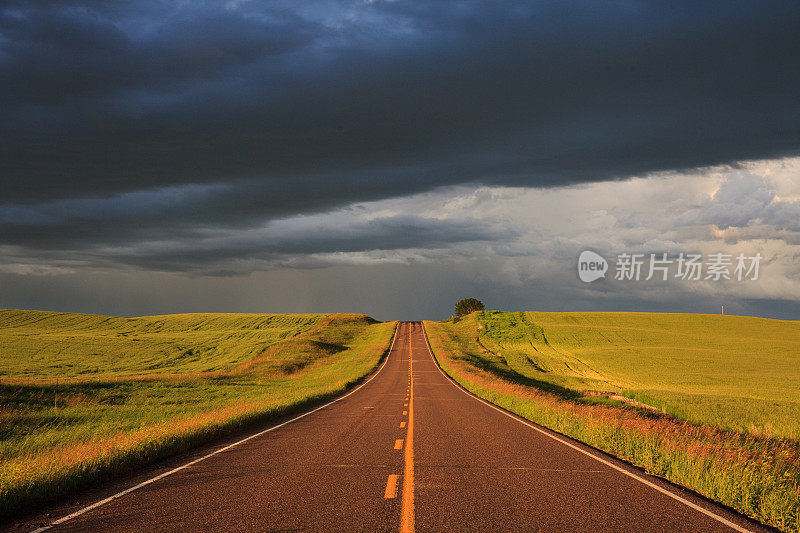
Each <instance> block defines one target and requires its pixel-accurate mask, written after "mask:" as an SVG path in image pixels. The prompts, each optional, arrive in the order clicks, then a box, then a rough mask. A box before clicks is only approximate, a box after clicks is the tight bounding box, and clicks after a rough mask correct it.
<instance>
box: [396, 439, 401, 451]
mask: <svg viewBox="0 0 800 533" xmlns="http://www.w3.org/2000/svg"><path fill="white" fill-rule="evenodd" d="M402 448H403V439H397V440H396V441H394V449H395V450H400V449H402Z"/></svg>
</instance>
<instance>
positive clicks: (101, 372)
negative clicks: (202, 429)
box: [0, 310, 324, 379]
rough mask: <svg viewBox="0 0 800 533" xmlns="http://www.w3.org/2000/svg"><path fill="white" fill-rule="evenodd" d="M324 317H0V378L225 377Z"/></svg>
mask: <svg viewBox="0 0 800 533" xmlns="http://www.w3.org/2000/svg"><path fill="white" fill-rule="evenodd" d="M323 316H324V315H278V314H271V315H267V314H235V313H196V314H182V315H164V316H146V317H139V318H117V317H110V316H101V315H85V314H78V313H53V312H46V311H16V310H5V311H0V361H2V365H0V379H4V378H6V379H7V378H26V377H30V378H36V379H41V378H47V377H58V378H60V379H64V378H70V377H92V378H95V377H97V376H112V375H113V376H117V377H118V376H120V375H134V374H136V375H152V374H171V373H192V372H194V373H197V372H220V371H221V372H225V371H230V370H233V369H234V368H235V367H236V365H238V364H240V363H243V362H245V361H248V360H249V359H251V358H253V357H255V356H256V355H257V354H259V353H261V352H262V351H263V350H264V349H266V348H267V347H268V346H270V345H272V344H274V343H276V342H279V341H281V340H284V339H287V338H290V337H294V336H295V335H297V334H298V333H302V332H303V331H307V330H308V329H309V328H311V327H312V326H314V325H315V324H317V323H318V322H319V320H320V319H321V318H322V317H323Z"/></svg>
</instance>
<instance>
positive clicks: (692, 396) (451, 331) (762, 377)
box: [426, 312, 800, 531]
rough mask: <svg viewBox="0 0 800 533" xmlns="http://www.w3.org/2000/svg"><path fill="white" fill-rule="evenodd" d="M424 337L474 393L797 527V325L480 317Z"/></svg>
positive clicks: (687, 318)
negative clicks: (428, 339)
mask: <svg viewBox="0 0 800 533" xmlns="http://www.w3.org/2000/svg"><path fill="white" fill-rule="evenodd" d="M426 327H427V330H428V332H429V337H430V342H431V345H432V348H433V351H434V353H435V355H436V357H437V359H438V360H439V362H440V364H441V365H442V367H443V368H444V369H445V371H447V372H448V373H449V374H450V375H451V376H452V377H453V378H455V379H456V380H457V381H458V382H459V383H461V384H462V385H463V386H464V387H466V388H467V389H469V390H470V391H472V392H474V393H476V394H478V395H480V396H482V397H484V398H486V399H488V400H490V401H492V402H494V403H496V404H498V405H500V406H502V407H505V408H507V409H509V410H511V411H514V412H516V413H517V414H520V415H521V416H524V417H526V418H528V419H530V420H532V421H535V422H538V423H540V424H542V425H544V426H547V427H550V428H552V429H554V430H556V431H559V432H561V433H563V434H566V435H569V436H571V437H573V438H576V439H578V440H581V441H584V442H586V443H588V444H590V445H592V446H596V447H598V448H601V449H603V450H606V451H609V452H611V453H613V454H615V455H617V456H619V457H622V458H624V459H626V460H629V461H631V462H633V463H635V464H638V465H640V466H642V467H644V468H645V469H647V470H648V471H649V472H651V473H653V474H655V475H659V476H662V477H665V478H667V479H669V480H671V481H674V482H677V483H680V484H682V485H685V486H687V487H689V488H691V489H693V490H696V491H698V492H700V493H702V494H704V495H706V496H708V497H710V498H713V499H715V500H717V501H719V502H722V503H724V504H726V505H729V506H731V507H734V508H736V509H738V510H740V511H741V512H743V513H745V514H748V515H750V516H752V517H754V518H756V519H758V520H760V521H762V522H765V523H768V524H771V525H774V526H776V527H779V528H781V529H784V530H788V531H798V530H800V524H798V512H799V511H800V488H798V487H799V486H800V442H799V441H798V438H799V437H800V430H799V428H800V405H799V404H800V349H799V348H800V323H798V322H793V321H777V320H765V319H758V318H746V317H731V316H726V317H722V316H713V315H686V314H649V313H500V312H482V313H473V314H471V315H469V316H467V317H464V318H461V319H458V320H456V321H453V320H450V321H445V322H438V323H437V322H426Z"/></svg>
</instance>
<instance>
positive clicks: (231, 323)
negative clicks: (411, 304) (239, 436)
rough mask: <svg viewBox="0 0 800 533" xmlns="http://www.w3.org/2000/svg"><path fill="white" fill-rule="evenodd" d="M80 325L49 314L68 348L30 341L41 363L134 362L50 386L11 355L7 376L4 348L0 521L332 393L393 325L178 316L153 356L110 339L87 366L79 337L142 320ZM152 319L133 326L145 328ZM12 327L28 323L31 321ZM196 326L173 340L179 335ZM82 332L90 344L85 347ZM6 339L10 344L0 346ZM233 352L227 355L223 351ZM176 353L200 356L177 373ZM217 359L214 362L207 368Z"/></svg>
mask: <svg viewBox="0 0 800 533" xmlns="http://www.w3.org/2000/svg"><path fill="white" fill-rule="evenodd" d="M0 314H2V313H0ZM259 316H260V317H261V318H259ZM83 317H87V318H85V319H81V317H78V316H75V315H69V316H63V317H54V318H55V319H56V322H59V321H60V323H62V324H69V326H62V327H61V329H60V330H59V331H58V334H59V335H61V336H62V338H64V339H70V341H69V344H68V345H65V346H63V347H62V346H57V345H55V344H52V345H50V348H47V347H43V344H38V345H37V350H38V351H37V353H38V354H39V355H40V357H42V358H46V357H47V356H48V352H47V350H48V349H49V350H51V351H58V352H59V357H61V358H62V361H63V360H67V359H68V358H70V357H74V358H75V359H76V360H77V359H80V356H79V355H76V354H81V353H83V354H84V355H83V357H87V360H84V361H82V362H81V363H80V364H81V365H82V367H81V368H84V369H89V371H88V372H89V373H90V375H91V369H92V368H94V367H95V366H100V367H102V365H103V364H106V363H107V362H108V361H109V360H110V359H111V358H114V357H129V358H130V359H132V361H129V362H127V363H123V362H117V363H116V366H114V368H117V369H118V371H117V372H116V373H112V372H109V371H108V370H105V369H104V370H103V372H102V375H103V377H102V378H101V379H99V380H98V379H97V378H96V377H94V376H92V377H87V375H86V372H84V373H79V372H74V373H72V374H71V375H69V377H68V379H60V380H59V381H58V383H56V382H55V379H54V378H55V377H56V376H57V375H58V374H57V371H55V370H45V371H43V376H44V377H43V378H41V379H38V380H37V379H35V378H33V377H31V376H32V375H34V374H33V373H32V372H29V371H28V370H27V369H26V368H25V367H24V364H23V362H22V361H21V360H20V359H19V358H14V357H10V358H9V359H10V360H11V361H12V363H13V364H12V365H11V368H12V369H13V372H14V373H11V372H8V371H7V370H6V368H7V367H6V361H7V358H6V351H5V350H6V348H4V349H3V352H2V359H0V360H1V361H2V371H3V372H4V374H6V375H11V377H10V378H7V379H5V380H3V381H2V382H0V517H5V518H8V517H10V516H13V515H14V514H16V513H19V512H20V511H22V510H29V509H31V508H34V507H35V506H38V505H41V504H43V503H45V502H47V501H50V500H53V499H56V498H58V497H60V496H63V495H66V494H70V493H72V492H74V491H75V490H78V489H80V488H82V487H86V486H88V485H91V484H93V483H97V482H99V481H102V480H106V479H109V478H111V477H114V476H117V475H120V474H122V473H124V472H127V471H130V470H131V469H132V468H134V467H137V466H141V465H143V464H146V463H149V462H153V461H155V460H158V459H161V458H164V457H167V456H169V455H171V454H174V453H177V452H180V451H184V450H187V449H189V448H191V447H193V446H196V445H198V444H201V443H203V442H207V441H209V440H211V439H213V438H218V437H220V436H223V435H226V434H230V433H232V432H235V431H237V430H241V429H243V428H246V427H247V426H251V425H253V424H256V423H263V422H266V421H269V420H271V419H274V418H276V417H279V416H281V415H286V414H290V413H292V412H296V411H299V410H302V409H303V408H306V407H308V406H310V405H313V404H315V403H319V402H321V401H323V400H325V399H329V398H332V397H334V396H337V395H339V394H341V393H342V392H344V391H345V390H346V389H347V388H349V387H351V386H352V385H353V384H355V383H356V382H358V381H359V380H361V379H362V378H363V377H364V376H366V375H367V374H369V373H370V372H372V371H373V370H374V369H375V368H376V367H377V365H378V364H379V362H380V360H381V358H382V356H383V355H384V354H385V352H386V350H387V349H388V346H389V343H390V341H391V337H392V334H393V333H394V326H395V323H378V322H375V321H374V320H372V319H371V318H369V317H366V316H364V315H345V314H340V315H241V316H240V315H202V316H200V315H176V316H175V321H174V322H173V320H172V318H173V317H171V316H164V317H157V319H158V321H159V322H160V326H159V327H160V328H161V330H160V333H163V334H167V333H168V334H169V336H170V340H168V341H164V342H163V343H160V344H159V347H158V348H152V351H151V352H148V348H151V347H148V346H147V344H148V340H142V341H140V343H139V345H137V347H138V346H140V347H141V349H142V351H143V352H139V353H137V352H135V351H132V352H130V354H127V353H122V349H121V347H125V349H127V345H126V344H124V343H123V344H121V345H120V344H117V343H116V342H114V341H112V342H110V343H108V344H106V346H109V348H108V350H109V351H111V352H113V354H114V355H113V356H112V355H109V353H108V352H105V353H102V354H101V355H99V356H98V359H99V360H100V361H101V363H97V362H93V361H92V360H91V357H90V356H87V355H86V346H85V345H84V344H83V340H82V339H84V338H89V339H90V340H92V341H95V342H94V345H93V346H97V345H99V344H100V343H101V342H102V341H104V340H106V337H107V336H108V330H109V328H108V327H107V326H108V323H109V322H112V323H113V322H114V321H117V320H123V321H124V320H134V321H135V320H140V319H113V318H110V317H108V318H109V320H108V321H102V320H98V318H97V317H92V316H87V315H83ZM100 318H101V319H102V318H106V317H100ZM150 318H151V317H146V318H145V319H141V320H142V321H143V322H144V323H145V324H149V323H150V322H149V320H150ZM48 320H53V318H48ZM86 321H88V322H91V324H86ZM19 323H21V324H25V326H24V327H25V328H27V329H30V328H31V326H32V324H31V320H28V321H24V320H21V321H19ZM198 326H200V327H199V328H198V329H196V330H192V329H189V333H188V334H187V335H186V336H185V338H181V328H184V327H189V328H192V327H198ZM273 326H274V328H273ZM42 327H44V328H45V330H47V329H48V327H49V326H48V325H43V326H42ZM145 327H151V326H149V325H148V326H145ZM70 328H73V329H74V331H79V332H80V335H78V334H76V333H72V330H70ZM9 329H11V330H12V331H11V332H10V333H9V331H8V330H9ZM13 329H14V328H13V327H9V326H7V327H6V329H0V345H2V346H8V345H11V344H13V345H19V344H20V343H21V341H20V337H21V335H20V334H19V332H15V331H13ZM54 329H55V328H54ZM92 329H96V330H98V337H99V339H100V340H98V339H92V336H91V331H92ZM273 329H274V331H273ZM204 330H205V331H204ZM193 332H197V333H193ZM54 334H55V333H54ZM146 334H149V333H147V332H142V333H140V335H146ZM31 335H33V334H31ZM6 337H8V338H10V339H12V340H11V342H8V343H5V344H3V341H4V340H6ZM195 343H196V344H195ZM229 343H230V344H229ZM237 343H238V344H239V346H237V347H236V349H237V350H238V352H237V354H236V355H230V354H227V353H224V351H225V347H226V346H231V345H233V344H237ZM89 344H92V342H89ZM95 349H96V348H95V347H92V348H89V350H95ZM168 350H172V352H169V351H168ZM186 350H193V351H194V352H195V353H200V354H206V355H205V356H204V357H205V359H204V360H203V361H202V362H201V363H199V364H198V361H196V360H190V361H187V364H186V365H184V366H179V364H178V363H176V362H175V361H176V358H172V357H170V354H171V353H177V352H181V353H182V352H185V351H186ZM215 350H216V351H218V352H219V354H220V358H221V359H222V360H223V362H222V363H217V362H215V361H214V357H215V356H214V355H213V353H214V351H215ZM143 353H144V354H143ZM155 353H162V354H163V356H164V357H165V358H167V359H169V360H170V361H171V362H170V366H169V368H170V369H171V370H172V373H170V374H167V373H165V372H164V371H163V368H162V369H160V372H159V373H158V374H156V373H153V372H150V370H151V369H150V368H148V366H149V361H152V360H153V358H155V357H156V355H155ZM32 364H33V365H39V366H38V368H43V366H42V365H41V363H40V362H38V361H34V362H33V363H32ZM76 365H77V363H76ZM73 368H75V367H73ZM200 368H206V369H207V370H206V371H199V369H200ZM184 370H185V372H184ZM21 376H24V378H22V379H21V378H20V377H21ZM56 402H57V404H58V407H55V406H54V405H55V404H56Z"/></svg>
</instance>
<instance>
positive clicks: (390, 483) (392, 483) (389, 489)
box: [383, 474, 400, 499]
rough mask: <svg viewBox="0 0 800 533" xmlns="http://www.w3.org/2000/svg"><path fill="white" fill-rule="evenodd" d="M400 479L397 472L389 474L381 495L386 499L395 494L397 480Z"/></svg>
mask: <svg viewBox="0 0 800 533" xmlns="http://www.w3.org/2000/svg"><path fill="white" fill-rule="evenodd" d="M398 479H400V476H399V475H398V474H389V479H387V480H386V490H385V491H384V492H383V497H384V498H387V499H391V498H394V497H395V496H397V480H398Z"/></svg>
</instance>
